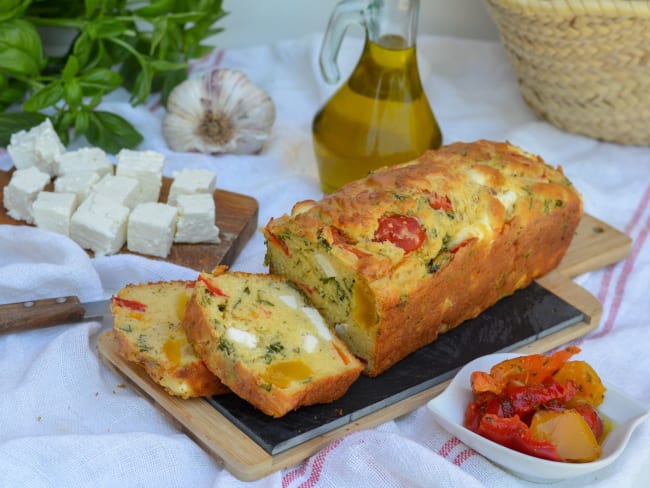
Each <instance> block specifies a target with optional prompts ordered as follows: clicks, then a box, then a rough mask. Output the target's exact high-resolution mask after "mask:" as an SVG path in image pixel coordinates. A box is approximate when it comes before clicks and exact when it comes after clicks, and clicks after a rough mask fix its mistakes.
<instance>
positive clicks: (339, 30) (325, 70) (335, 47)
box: [320, 0, 368, 84]
mask: <svg viewBox="0 0 650 488" xmlns="http://www.w3.org/2000/svg"><path fill="white" fill-rule="evenodd" d="M367 6H368V1H367V0H342V1H340V2H339V3H338V4H336V6H335V7H334V11H333V12H332V15H331V17H330V20H329V23H328V24H327V30H326V31H325V36H324V37H323V44H322V46H321V51H320V69H321V73H322V74H323V77H324V78H325V81H327V82H328V83H330V84H334V83H336V82H338V81H339V79H340V77H341V73H340V71H339V67H338V65H337V64H336V58H337V57H338V54H339V49H340V48H341V44H342V42H343V36H344V35H345V32H346V31H347V30H348V27H350V26H351V25H352V24H360V25H361V26H363V27H364V29H365V28H366V22H365V10H366V7H367Z"/></svg>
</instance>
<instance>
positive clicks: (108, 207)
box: [70, 198, 130, 256]
mask: <svg viewBox="0 0 650 488" xmlns="http://www.w3.org/2000/svg"><path fill="white" fill-rule="evenodd" d="M129 213H130V210H129V209H128V207H125V206H124V205H119V204H115V203H110V202H106V201H104V200H101V199H100V200H97V201H96V200H94V199H93V198H89V199H88V200H86V201H85V202H83V203H82V204H81V205H80V206H79V208H77V211H76V212H75V213H74V214H72V219H71V220H70V237H71V238H72V240H74V241H75V242H76V243H77V244H79V245H80V246H81V247H82V248H84V249H89V250H91V251H93V252H94V253H95V256H107V255H110V254H115V253H117V252H119V251H120V249H122V246H124V244H125V243H126V226H127V220H128V217H129Z"/></svg>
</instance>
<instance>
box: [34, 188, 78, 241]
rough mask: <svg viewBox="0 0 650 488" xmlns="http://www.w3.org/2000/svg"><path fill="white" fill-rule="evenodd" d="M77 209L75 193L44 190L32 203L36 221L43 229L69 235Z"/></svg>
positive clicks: (37, 225)
mask: <svg viewBox="0 0 650 488" xmlns="http://www.w3.org/2000/svg"><path fill="white" fill-rule="evenodd" d="M76 209H77V195H76V194H75V193H56V192H51V191H42V192H40V193H39V194H38V196H37V197H36V200H34V204H33V205H32V213H33V214H34V223H35V224H36V227H40V228H41V229H46V230H51V231H52V232H58V233H59V234H63V235H65V236H69V235H70V220H71V219H72V214H73V213H74V211H75V210H76Z"/></svg>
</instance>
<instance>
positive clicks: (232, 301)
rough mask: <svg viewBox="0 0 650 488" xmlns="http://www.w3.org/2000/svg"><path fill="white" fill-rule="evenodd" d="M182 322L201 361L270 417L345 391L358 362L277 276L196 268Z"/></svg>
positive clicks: (298, 293)
mask: <svg viewBox="0 0 650 488" xmlns="http://www.w3.org/2000/svg"><path fill="white" fill-rule="evenodd" d="M183 327H184V328H185V330H186V332H187V336H188V339H189V340H190V342H191V343H192V345H193V346H194V349H195V350H196V351H197V352H198V353H199V355H200V356H201V357H202V358H203V361H205V364H206V365H207V367H208V368H209V369H210V370H211V371H212V372H213V373H214V374H215V375H217V376H218V377H219V378H220V379H221V381H222V382H223V383H224V384H226V385H227V386H228V387H229V388H230V389H231V390H232V391H233V392H235V393H236V394H237V395H239V396H240V397H241V398H243V399H244V400H246V401H248V402H250V403H251V404H252V405H253V406H255V407H256V408H258V409H259V410H260V411H262V412H264V413H265V414H267V415H270V416H272V417H282V416H283V415H285V414H286V413H288V412H290V411H292V410H295V409H297V408H299V407H301V406H305V405H312V404H316V403H329V402H332V401H334V400H337V399H338V398H340V397H341V396H343V395H344V394H345V392H346V391H347V390H348V388H349V387H350V385H351V384H352V383H353V382H354V381H355V380H356V379H357V378H358V377H359V374H360V373H361V370H362V369H363V366H362V365H361V363H360V361H359V360H358V359H357V358H356V357H354V356H353V355H352V354H351V353H350V351H349V350H348V348H347V346H346V345H345V344H344V343H343V342H342V341H341V340H340V339H339V338H338V337H337V336H336V335H335V334H334V332H333V331H332V329H330V327H329V326H328V325H327V324H326V323H325V322H324V321H323V319H322V317H321V316H320V314H319V313H318V312H317V311H316V309H314V308H312V307H311V306H310V305H309V303H308V302H307V301H306V299H305V297H304V295H303V294H302V292H301V291H299V290H298V289H296V288H295V287H294V286H293V285H292V284H291V282H289V281H288V280H286V279H285V278H281V277H279V276H273V275H268V274H251V273H241V272H227V271H226V267H225V266H219V267H218V268H217V269H215V271H214V272H213V273H212V274H210V273H201V274H200V275H199V278H198V280H197V282H196V286H195V288H194V292H193V294H192V298H191V300H190V302H189V303H188V305H187V308H186V310H185V317H184V319H183Z"/></svg>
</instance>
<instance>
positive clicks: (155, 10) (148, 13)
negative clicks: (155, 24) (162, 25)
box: [133, 0, 174, 17]
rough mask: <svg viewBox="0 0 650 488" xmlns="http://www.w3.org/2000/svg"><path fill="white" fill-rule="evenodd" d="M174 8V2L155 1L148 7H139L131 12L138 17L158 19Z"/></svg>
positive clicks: (168, 0) (166, 0)
mask: <svg viewBox="0 0 650 488" xmlns="http://www.w3.org/2000/svg"><path fill="white" fill-rule="evenodd" d="M173 6H174V0H155V1H154V2H151V3H150V4H149V5H146V6H144V7H140V8H138V9H136V10H134V11H133V13H134V14H135V15H139V16H140V17H158V16H164V15H166V14H168V13H169V12H170V11H171V10H172V8H173Z"/></svg>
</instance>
